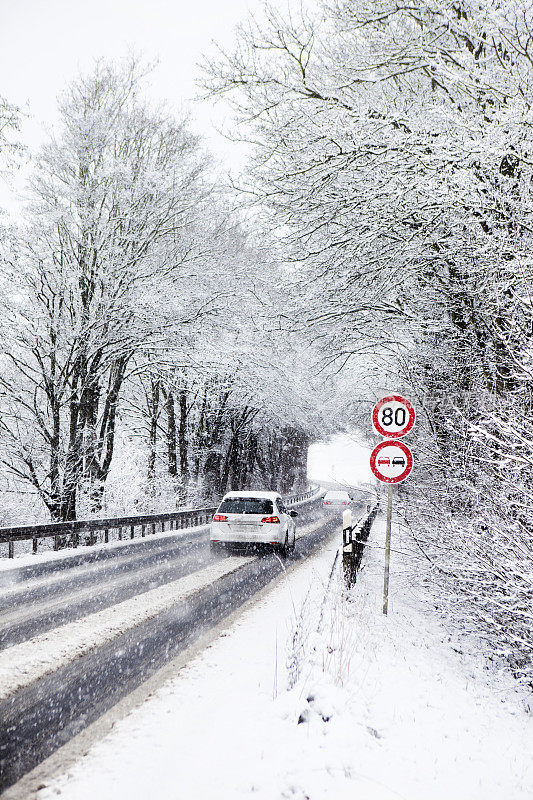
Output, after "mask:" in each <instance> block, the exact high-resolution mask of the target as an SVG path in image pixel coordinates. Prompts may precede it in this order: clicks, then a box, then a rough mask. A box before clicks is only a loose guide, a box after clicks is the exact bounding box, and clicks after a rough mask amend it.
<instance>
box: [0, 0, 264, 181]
mask: <svg viewBox="0 0 533 800" xmlns="http://www.w3.org/2000/svg"><path fill="white" fill-rule="evenodd" d="M260 6H261V0H0V95H3V96H5V97H7V99H8V100H9V101H11V102H12V103H15V104H17V105H19V106H23V107H24V106H25V107H26V108H27V110H28V111H29V112H30V114H31V119H30V120H29V121H27V122H25V123H24V128H23V138H24V140H25V141H26V143H28V144H29V145H30V146H32V147H33V146H35V145H36V144H37V143H38V142H39V141H42V137H43V134H42V132H41V131H42V126H43V124H45V125H50V124H51V123H53V121H54V117H55V113H56V98H57V95H58V94H59V92H60V91H61V90H62V89H63V88H64V87H65V86H66V85H67V84H68V83H69V82H70V81H71V80H72V79H73V78H75V77H76V75H77V74H78V73H79V72H80V71H87V70H89V69H91V66H92V64H93V62H94V60H95V59H97V58H99V57H102V56H105V57H113V58H115V57H116V58H119V57H121V56H124V55H126V54H127V53H128V51H129V50H131V49H132V48H133V49H135V51H136V52H140V53H143V54H145V55H146V56H147V57H148V58H150V59H153V58H158V59H159V62H160V64H159V66H158V67H157V70H156V72H155V75H154V77H153V84H154V89H153V91H154V94H155V95H156V96H157V97H158V98H164V99H166V100H168V102H169V103H170V105H171V106H172V107H173V108H174V109H176V110H177V111H179V109H180V108H181V107H182V106H183V104H184V102H185V103H186V102H187V101H190V100H191V99H192V98H193V97H194V95H195V94H197V93H198V88H197V86H196V85H195V80H196V79H197V78H198V76H199V74H200V71H199V69H198V66H197V64H198V62H199V61H200V60H201V58H202V56H203V55H205V54H206V53H209V52H214V46H213V44H212V42H213V40H216V41H218V42H220V43H221V44H222V45H223V46H224V47H229V48H231V43H232V41H233V39H234V28H235V26H236V25H237V24H238V23H239V22H241V21H243V20H244V19H245V17H246V14H247V11H248V10H250V11H251V12H253V11H254V10H259V8H260ZM225 113H226V114H227V111H226V112H224V111H223V109H221V108H214V107H213V105H212V104H208V103H205V102H204V103H202V104H201V105H199V106H197V107H195V108H194V109H193V116H194V117H195V120H196V121H195V124H194V127H195V128H196V129H197V130H199V131H200V132H202V133H203V134H204V135H205V136H206V138H207V140H208V145H209V147H210V149H211V150H214V151H216V152H217V153H218V155H219V156H220V158H222V159H223V160H224V161H225V162H226V163H227V164H228V166H230V167H232V168H237V167H239V166H240V165H241V163H242V161H243V158H244V150H243V147H242V146H237V145H231V144H228V143H226V142H225V141H224V140H223V138H222V137H221V136H219V135H217V134H216V132H215V131H214V130H213V125H212V123H213V122H214V123H215V124H216V125H218V126H220V125H221V124H223V120H224V114H225Z"/></svg>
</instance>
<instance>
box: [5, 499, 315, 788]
mask: <svg viewBox="0 0 533 800" xmlns="http://www.w3.org/2000/svg"><path fill="white" fill-rule="evenodd" d="M300 519H301V525H300V526H299V531H300V538H299V540H298V543H297V548H296V552H295V554H294V557H293V558H291V559H290V560H289V562H287V565H288V564H289V563H293V562H294V561H297V560H298V559H305V558H306V557H307V556H308V554H309V553H310V552H312V551H313V549H314V548H316V547H317V546H319V545H320V543H321V542H322V541H323V540H324V537H327V536H328V535H329V533H330V529H331V523H330V522H329V521H328V520H329V519H330V517H328V516H324V515H323V513H322V511H321V509H320V506H319V504H317V503H314V504H313V503H311V504H308V505H306V506H305V507H303V508H302V513H301V517H300ZM311 520H312V521H311ZM147 544H149V546H148V547H144V543H143V542H139V543H138V544H137V545H136V547H135V548H134V550H135V553H134V554H133V553H132V548H131V547H129V546H128V547H125V548H124V556H125V557H124V558H121V557H120V556H121V554H120V552H119V551H118V550H117V557H116V558H115V559H114V560H112V561H111V562H110V561H109V559H104V563H102V564H98V563H97V564H89V565H86V566H88V570H87V572H88V574H89V576H90V580H87V573H86V572H85V570H84V565H76V566H75V567H74V569H72V570H68V569H63V568H62V566H64V565H61V566H60V568H59V569H58V570H57V571H55V572H54V571H52V572H49V571H48V566H46V565H45V566H46V570H45V573H46V574H40V572H39V573H38V574H36V575H35V576H34V578H33V580H30V581H27V580H26V581H24V582H17V581H13V580H12V581H6V582H5V583H6V584H7V585H6V586H5V588H4V591H3V592H2V594H1V595H0V603H1V604H2V605H3V607H4V608H3V622H2V626H1V627H0V630H2V631H3V633H4V642H3V649H2V650H1V651H0V715H1V716H2V719H3V722H4V725H3V730H2V732H1V733H0V767H1V770H0V771H1V775H2V782H3V786H5V785H9V783H12V782H13V780H15V779H17V778H18V777H20V775H22V774H24V772H26V771H27V770H28V769H30V768H32V767H33V766H34V765H35V764H37V763H39V761H41V760H42V759H43V758H45V757H47V756H48V755H49V754H50V753H51V752H53V750H54V749H56V748H57V747H58V746H60V745H61V744H64V743H65V742H66V741H68V739H69V738H71V737H72V736H74V735H76V734H77V733H79V731H80V730H83V729H84V728H85V727H86V726H87V725H88V724H90V723H91V722H92V721H94V720H95V719H97V718H98V717H99V716H100V715H101V714H102V713H104V712H105V711H107V710H108V709H109V708H110V707H112V706H113V705H114V704H115V703H116V702H118V701H119V700H120V699H121V698H122V697H124V696H125V695H127V694H128V693H129V692H131V691H132V690H133V689H135V687H136V686H139V685H140V684H141V683H142V682H143V681H144V680H146V679H147V678H148V677H149V676H150V675H152V674H154V673H155V672H156V671H157V670H158V669H160V668H161V666H162V665H163V664H165V663H166V662H167V661H168V660H169V659H171V658H172V657H175V655H176V654H177V653H179V652H181V651H183V650H184V649H185V648H186V647H188V646H189V645H190V644H191V642H192V641H194V640H195V639H196V638H198V636H200V635H201V634H202V633H203V632H204V631H205V630H206V629H209V628H210V627H212V626H213V625H216V624H217V623H218V622H219V621H220V620H221V619H223V618H224V617H225V616H227V615H228V614H230V613H231V612H232V611H233V610H234V609H235V608H238V607H239V606H240V605H241V604H242V603H244V602H245V601H246V600H247V599H248V598H250V597H252V596H253V595H254V594H255V593H256V592H257V591H259V590H260V589H261V587H263V586H264V585H265V584H267V583H268V582H269V581H270V580H272V578H274V577H275V576H276V575H279V574H281V573H282V572H283V570H284V569H285V566H286V565H284V564H283V562H282V561H281V560H280V559H279V558H278V557H277V556H275V555H268V554H267V555H264V556H262V557H257V555H253V556H250V555H242V556H241V555H234V554H226V555H223V556H217V555H213V554H211V553H210V550H209V542H208V532H207V529H203V530H198V531H196V532H195V533H194V534H193V535H192V538H191V535H190V534H189V536H188V537H184V536H180V535H177V536H174V537H168V538H167V540H166V542H165V543H163V544H162V546H158V547H156V548H155V551H154V546H153V545H152V544H151V543H147ZM158 564H159V574H158V573H157V566H158ZM7 575H8V573H6V576H7ZM172 578H174V579H172ZM154 584H155V585H154ZM159 584H161V585H159ZM152 587H153V588H152ZM92 597H94V598H95V601H96V602H95V603H92V602H88V598H89V600H90V599H91V598H92ZM124 597H125V598H126V599H123V598H124ZM102 605H103V608H102ZM63 620H66V621H64V622H63ZM61 622H63V624H61ZM58 623H59V624H58ZM32 626H36V627H37V632H36V634H35V635H31V631H32ZM43 627H44V630H43ZM9 637H11V641H14V642H17V643H13V644H11V645H10V644H9V641H10V639H9Z"/></svg>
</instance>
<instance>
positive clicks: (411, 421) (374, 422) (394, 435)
mask: <svg viewBox="0 0 533 800" xmlns="http://www.w3.org/2000/svg"><path fill="white" fill-rule="evenodd" d="M393 401H394V402H396V403H403V404H404V405H405V406H406V407H407V410H408V412H409V421H408V423H407V425H406V427H405V430H404V431H400V432H399V433H391V431H386V430H385V428H383V427H382V426H381V425H380V424H379V422H378V414H379V410H380V408H381V407H382V406H384V405H385V403H390V402H393ZM415 421H416V411H415V410H414V408H413V406H412V405H411V403H410V402H409V400H407V398H406V397H402V395H401V394H389V395H387V397H382V398H381V400H379V401H378V402H377V403H376V405H375V406H374V408H373V409H372V425H373V426H374V430H375V431H376V432H377V433H379V435H380V436H386V437H387V438H388V439H401V438H402V436H405V435H406V434H407V433H409V431H411V430H412V429H413V427H414V424H415Z"/></svg>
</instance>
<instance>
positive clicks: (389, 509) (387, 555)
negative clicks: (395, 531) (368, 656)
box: [383, 483, 392, 614]
mask: <svg viewBox="0 0 533 800" xmlns="http://www.w3.org/2000/svg"><path fill="white" fill-rule="evenodd" d="M391 517H392V483H389V488H388V495H387V530H386V533H385V576H384V578H383V613H384V614H386V613H387V611H388V608H389V567H390V524H391Z"/></svg>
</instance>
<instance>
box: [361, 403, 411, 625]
mask: <svg viewBox="0 0 533 800" xmlns="http://www.w3.org/2000/svg"><path fill="white" fill-rule="evenodd" d="M415 419H416V414H415V410H414V408H413V406H412V405H411V403H410V402H409V400H406V399H405V397H402V396H401V395H398V394H392V395H388V396H387V397H383V398H382V399H381V400H380V401H379V402H377V403H376V405H375V406H374V408H373V409H372V425H373V427H374V430H375V431H376V433H379V434H380V435H381V436H386V437H388V438H387V439H385V441H384V442H380V443H379V444H378V445H376V447H374V449H373V450H372V453H371V454H370V469H371V470H372V472H373V474H374V475H375V476H376V478H377V479H378V480H379V481H381V482H382V483H387V484H388V492H387V527H386V532H385V575H384V579H383V613H384V614H387V612H388V605H389V569H390V543H391V520H392V484H393V483H401V482H402V481H404V480H405V479H406V478H407V476H408V475H409V474H410V473H411V470H412V469H413V454H412V453H411V450H410V449H409V447H407V445H406V444H404V442H399V441H398V439H400V438H401V437H402V436H405V434H406V433H409V431H410V430H411V429H412V427H413V425H414V424H415Z"/></svg>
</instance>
